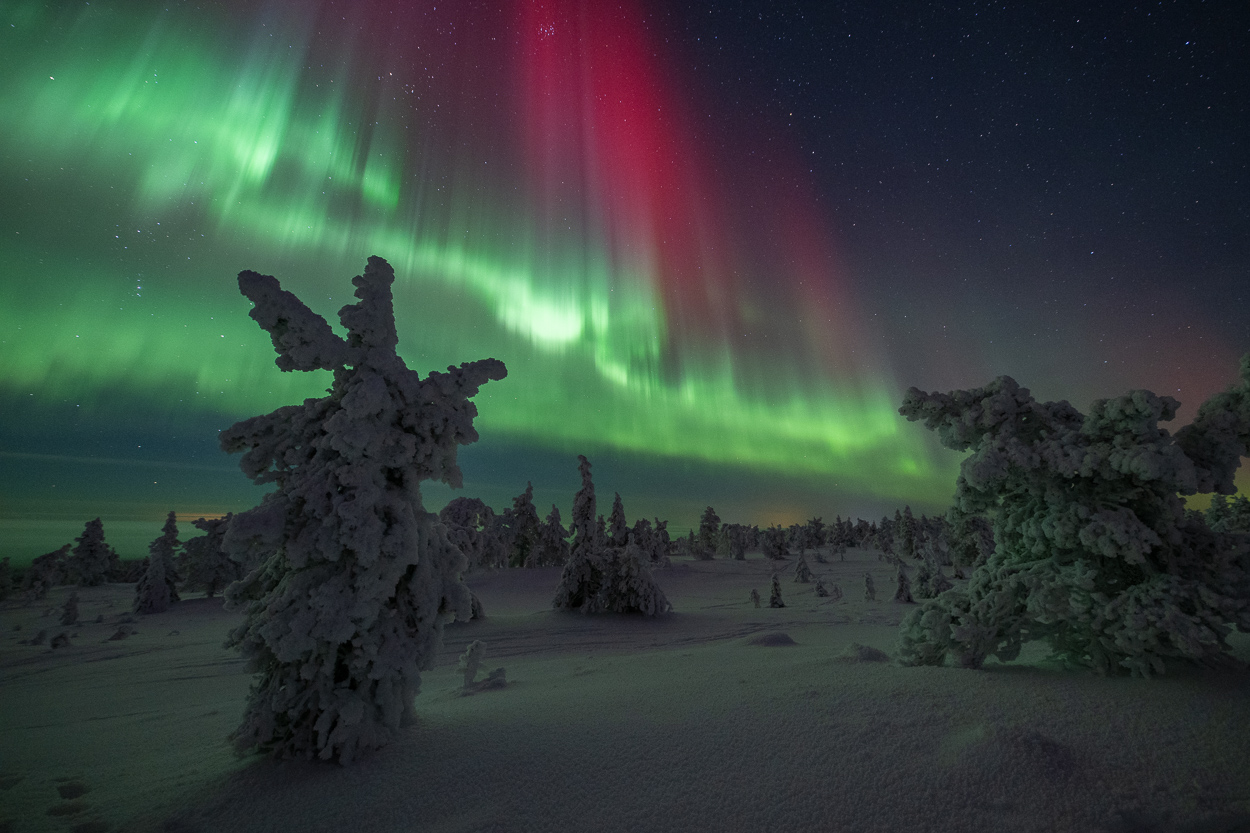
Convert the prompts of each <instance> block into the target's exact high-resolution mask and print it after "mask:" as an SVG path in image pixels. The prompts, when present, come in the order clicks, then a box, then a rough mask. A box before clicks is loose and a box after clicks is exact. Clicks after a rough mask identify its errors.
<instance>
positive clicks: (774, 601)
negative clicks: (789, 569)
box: [768, 573, 786, 607]
mask: <svg viewBox="0 0 1250 833" xmlns="http://www.w3.org/2000/svg"><path fill="white" fill-rule="evenodd" d="M768 606H769V607H785V606H786V603H785V602H783V601H782V600H781V578H780V577H779V576H778V575H777V574H776V573H773V587H772V591H771V592H770V593H769V594H768Z"/></svg>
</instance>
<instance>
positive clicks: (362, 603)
mask: <svg viewBox="0 0 1250 833" xmlns="http://www.w3.org/2000/svg"><path fill="white" fill-rule="evenodd" d="M394 280H395V273H394V270H393V269H391V267H390V265H389V264H388V263H387V262H386V261H385V260H383V259H382V258H379V257H371V258H369V262H368V265H367V267H366V268H365V271H364V274H362V275H358V276H356V277H355V278H354V279H353V280H352V283H353V285H354V286H355V287H356V290H355V297H356V299H357V303H355V304H349V305H347V306H344V307H343V308H342V309H340V310H339V313H338V317H339V321H340V322H341V323H342V325H343V327H344V328H346V330H347V336H346V338H342V337H340V336H338V335H337V334H335V332H334V331H333V330H332V329H331V327H330V325H329V324H328V323H327V322H326V321H325V319H323V318H322V317H321V316H319V315H317V314H316V313H314V312H313V311H312V310H310V309H309V308H308V307H307V306H305V305H304V303H303V302H302V301H300V300H299V298H297V297H296V296H295V295H293V294H292V293H290V292H287V291H286V290H283V289H282V288H281V286H280V285H279V283H278V281H277V280H276V279H275V278H273V277H270V276H267V275H260V274H257V273H255V272H242V273H240V274H239V289H240V290H241V291H242V293H243V294H244V295H246V296H247V297H248V298H249V299H250V300H251V301H252V302H253V304H254V305H255V307H254V309H253V310H252V311H251V313H250V315H251V317H252V318H253V319H254V320H255V321H256V322H257V323H258V324H259V325H260V326H261V327H262V328H264V329H265V330H267V331H269V333H270V335H271V337H272V340H273V346H274V349H275V351H276V352H277V353H278V358H277V365H278V367H279V368H280V369H282V370H284V371H293V370H300V371H313V370H318V369H325V370H330V371H332V372H333V374H334V381H333V385H332V386H331V388H330V389H329V391H328V395H327V396H325V397H322V398H320V399H306V400H304V403H303V404H302V405H288V406H285V407H282V408H279V409H278V410H276V411H274V412H272V413H270V414H266V415H263V416H257V417H252V418H251V419H246V420H243V421H242V422H239V423H237V424H235V425H233V426H231V427H230V428H227V429H226V430H225V431H223V432H222V434H221V446H222V449H223V450H224V451H226V452H228V453H238V452H242V453H243V458H242V460H241V461H240V466H241V468H242V469H243V471H244V473H245V474H247V476H248V477H250V478H251V479H252V480H253V481H254V482H256V483H258V484H268V483H272V484H274V485H276V487H277V488H276V490H275V491H273V492H271V493H269V494H268V495H266V496H265V498H264V500H263V501H262V502H261V504H260V505H259V506H257V507H255V508H254V509H251V510H249V511H247V512H243V513H240V514H239V515H237V516H235V518H234V520H233V521H232V522H231V524H230V527H229V530H228V531H227V533H226V539H225V546H226V549H227V551H228V552H230V553H232V554H233V553H236V552H246V551H248V549H249V548H250V547H254V546H255V547H258V548H260V549H262V550H264V551H265V552H267V557H266V558H265V561H264V562H263V563H262V564H261V566H260V567H258V568H257V569H256V570H253V571H252V572H251V573H249V574H248V575H247V576H246V577H245V578H244V579H243V580H241V581H239V582H236V583H234V584H232V585H230V586H229V587H228V588H226V591H225V595H226V599H227V608H228V609H241V610H242V611H243V614H244V621H243V623H242V624H241V625H240V626H239V627H238V628H236V629H235V630H234V631H232V632H231V634H230V637H229V642H228V644H229V645H232V646H234V647H236V648H238V649H239V651H240V652H241V653H242V654H243V655H244V656H245V657H246V658H247V660H248V666H249V668H250V669H251V670H252V671H254V672H256V674H257V679H256V680H255V682H254V684H253V686H252V691H251V695H250V698H249V701H248V704H247V708H246V712H245V714H244V717H243V722H242V724H241V725H240V726H239V727H238V728H237V729H236V730H235V731H234V733H233V736H232V737H233V740H234V743H235V746H236V748H237V749H238V750H240V751H248V750H252V749H257V750H261V751H268V752H272V753H273V754H275V755H278V756H284V757H302V758H318V759H321V760H337V761H339V762H340V763H343V764H347V763H350V762H351V761H353V760H354V759H356V758H357V756H359V755H360V754H361V753H362V752H364V751H366V750H368V749H370V748H376V747H379V746H381V745H383V744H385V743H386V742H388V741H389V740H390V739H391V738H392V737H394V736H395V734H396V732H397V731H398V729H399V727H400V726H401V725H403V724H404V723H405V722H407V721H408V720H409V719H410V717H411V714H412V709H413V698H414V697H415V695H416V694H417V692H418V690H419V688H420V683H421V671H422V670H424V669H426V668H428V667H429V666H430V664H431V663H433V661H434V659H435V657H436V656H437V651H438V646H439V645H440V643H441V640H442V631H443V625H444V624H445V623H446V622H447V621H448V620H449V619H451V618H452V617H459V618H464V619H468V618H469V616H470V604H471V602H470V595H469V591H468V588H467V587H465V585H464V583H463V582H462V581H461V574H462V573H463V571H464V569H465V567H466V561H465V557H464V555H463V554H462V553H461V552H460V550H459V549H457V547H456V546H455V545H454V544H453V543H452V542H451V540H450V539H449V538H448V534H447V528H446V527H445V526H444V525H443V524H442V523H441V522H440V521H439V518H438V516H437V515H434V514H433V513H430V512H427V511H426V510H425V507H424V506H423V505H422V502H421V490H420V483H421V481H423V480H441V481H443V482H444V483H447V484H448V485H450V486H452V487H453V488H455V487H459V486H460V485H461V481H462V476H461V473H460V468H459V466H458V465H457V462H456V452H457V448H458V446H460V445H467V444H469V443H472V442H475V441H476V440H477V439H478V434H477V431H476V430H475V429H474V428H473V419H474V417H475V416H477V408H476V407H475V406H474V405H473V403H472V402H471V397H473V396H474V395H475V394H476V393H477V392H478V390H479V389H480V388H481V386H482V385H484V384H486V383H487V382H488V381H490V380H498V379H502V378H504V376H505V375H506V370H505V368H504V365H503V363H502V362H500V361H498V360H496V359H484V360H481V361H476V362H467V363H465V364H462V365H460V366H459V367H449V368H448V369H447V372H446V373H441V372H433V373H430V374H429V375H427V376H426V377H425V378H424V379H423V378H421V376H420V375H419V374H418V373H416V372H415V371H413V370H410V369H408V367H407V366H406V365H405V364H404V361H403V359H402V358H400V356H399V355H398V353H396V350H395V347H396V344H397V342H398V335H397V333H396V329H395V315H394V310H393V301H392V295H391V285H392V283H393V282H394Z"/></svg>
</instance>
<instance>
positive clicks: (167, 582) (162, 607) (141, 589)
mask: <svg viewBox="0 0 1250 833" xmlns="http://www.w3.org/2000/svg"><path fill="white" fill-rule="evenodd" d="M177 548H178V522H177V519H176V517H175V515H174V513H173V512H170V513H169V516H168V517H167V518H166V519H165V526H164V527H162V529H161V535H160V537H159V538H157V539H156V540H154V541H153V542H152V543H151V544H149V545H148V568H147V571H146V572H144V574H143V577H142V578H141V579H139V583H138V584H137V585H136V586H135V601H134V611H135V613H162V612H164V611H166V610H168V609H169V605H170V604H171V603H173V602H176V601H178V600H179V598H178V571H177V569H176V568H175V566H174V551H175V550H176V549H177Z"/></svg>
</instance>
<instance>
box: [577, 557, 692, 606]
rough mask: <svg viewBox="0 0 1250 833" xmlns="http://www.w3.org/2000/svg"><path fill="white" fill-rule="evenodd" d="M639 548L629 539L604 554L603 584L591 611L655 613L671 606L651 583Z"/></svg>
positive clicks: (658, 588)
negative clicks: (623, 544)
mask: <svg viewBox="0 0 1250 833" xmlns="http://www.w3.org/2000/svg"><path fill="white" fill-rule="evenodd" d="M648 560H649V559H648V558H647V556H646V553H644V552H643V551H642V548H641V547H639V546H638V545H637V544H635V543H633V542H632V541H631V542H630V543H628V544H626V545H625V547H624V548H619V547H613V548H611V549H608V550H606V551H605V553H604V574H603V584H602V586H601V587H600V588H599V595H598V598H597V600H596V601H595V602H594V603H593V604H592V606H591V609H593V610H604V611H607V612H609V613H641V614H642V615H643V616H658V615H660V614H663V613H668V612H669V611H671V610H672V609H673V606H672V605H671V604H670V603H669V601H668V598H667V597H665V595H664V591H663V590H661V589H660V586H659V585H658V584H656V583H655V579H654V577H652V575H651V567H650V566H649V565H648Z"/></svg>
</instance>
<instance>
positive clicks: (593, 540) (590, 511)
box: [551, 454, 603, 613]
mask: <svg viewBox="0 0 1250 833" xmlns="http://www.w3.org/2000/svg"><path fill="white" fill-rule="evenodd" d="M577 471H578V473H579V474H581V476H582V487H581V488H580V489H578V490H577V494H576V495H574V496H573V518H572V523H571V524H570V532H571V533H572V535H573V543H572V545H571V546H570V547H569V560H568V561H567V562H565V565H564V571H563V572H562V573H561V574H560V586H559V587H557V588H556V597H555V599H554V600H553V601H552V602H551V606H552V607H554V608H555V609H556V610H580V611H581V612H583V613H590V612H592V611H593V609H594V603H595V601H596V599H597V598H598V596H599V588H600V587H602V586H603V546H602V543H601V542H600V539H599V535H598V532H597V530H596V522H595V483H594V480H593V479H592V478H591V476H590V461H589V460H587V459H586V458H585V456H583V455H581V454H579V455H578V456H577Z"/></svg>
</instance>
